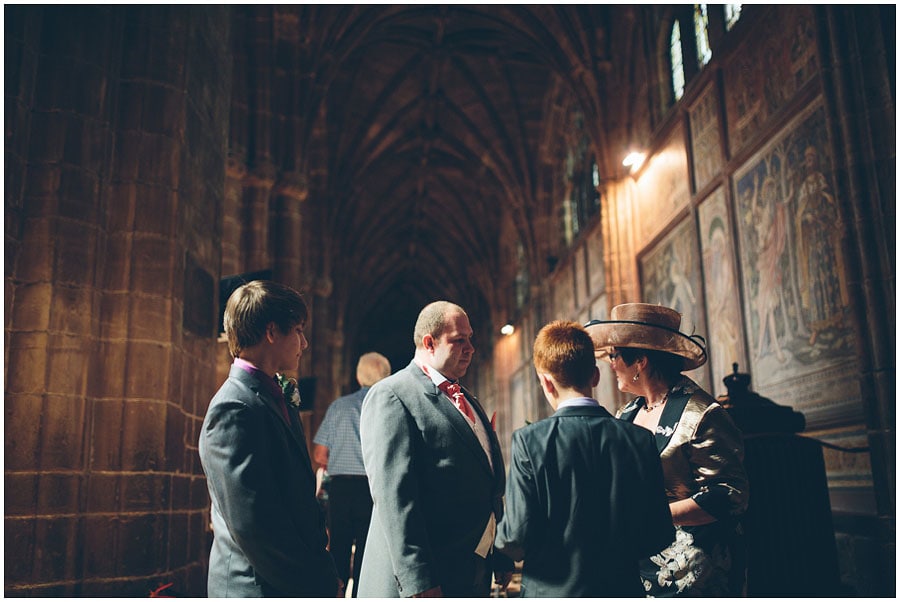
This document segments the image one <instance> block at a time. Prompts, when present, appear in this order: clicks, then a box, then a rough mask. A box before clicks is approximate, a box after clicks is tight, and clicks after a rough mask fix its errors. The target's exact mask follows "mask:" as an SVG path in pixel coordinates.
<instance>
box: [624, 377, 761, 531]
mask: <svg viewBox="0 0 900 602" xmlns="http://www.w3.org/2000/svg"><path fill="white" fill-rule="evenodd" d="M645 403H646V401H645V399H644V398H643V397H638V398H637V399H634V400H632V401H631V402H630V403H629V404H628V405H626V406H625V407H624V408H622V409H621V410H620V411H619V412H618V414H617V417H618V418H620V419H622V420H627V421H629V422H633V421H634V418H635V416H636V415H637V412H638V410H639V409H640V408H641V407H643V405H644V404H645ZM655 435H656V447H657V449H658V450H659V455H660V461H661V462H662V468H663V477H664V481H665V487H666V495H667V496H668V499H669V502H670V503H671V502H675V501H678V500H683V499H685V498H689V497H691V498H693V499H694V501H695V502H697V504H698V505H699V506H700V507H701V508H703V509H704V510H705V511H706V512H708V513H709V514H711V515H712V516H713V517H715V518H716V519H717V520H723V519H726V518H728V517H736V516H739V515H741V514H743V512H744V511H745V510H746V508H747V502H748V499H749V484H748V482H747V474H746V473H745V472H744V464H743V458H744V443H743V436H742V435H741V432H740V431H739V430H738V428H737V427H736V426H735V424H734V422H733V421H732V420H731V417H730V416H729V415H728V411H727V410H726V409H725V408H723V407H722V406H721V405H719V404H718V403H717V402H716V400H715V399H713V398H712V396H711V395H709V394H708V393H707V392H706V391H704V390H703V389H702V388H700V386H699V385H698V384H697V383H695V382H694V381H693V380H691V379H690V378H687V377H686V376H683V377H682V378H681V380H679V381H678V382H677V383H676V384H675V385H674V386H673V387H672V388H671V389H670V390H669V399H668V401H667V402H666V405H665V407H663V411H662V415H661V416H660V419H659V426H657V428H656V433H655Z"/></svg>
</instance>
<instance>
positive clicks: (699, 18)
mask: <svg viewBox="0 0 900 602" xmlns="http://www.w3.org/2000/svg"><path fill="white" fill-rule="evenodd" d="M694 40H695V41H696V42H697V62H698V64H699V66H700V67H703V66H705V65H706V64H707V63H709V60H710V59H711V58H712V48H710V47H709V16H708V14H707V12H706V5H705V4H695V5H694Z"/></svg>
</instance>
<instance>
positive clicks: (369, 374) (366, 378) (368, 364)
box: [356, 351, 391, 387]
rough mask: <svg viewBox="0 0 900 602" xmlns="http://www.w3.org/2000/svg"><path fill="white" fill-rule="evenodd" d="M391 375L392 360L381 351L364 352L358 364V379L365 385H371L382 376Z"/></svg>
mask: <svg viewBox="0 0 900 602" xmlns="http://www.w3.org/2000/svg"><path fill="white" fill-rule="evenodd" d="M390 375H391V362H389V361H388V358H386V357H384V356H383V355H381V354H380V353H377V352H375V351H370V352H369V353H365V354H363V356H362V357H360V358H359V362H358V363H357V364H356V380H357V381H358V382H359V384H360V385H362V386H363V387H371V386H372V385H374V384H375V383H377V382H378V381H379V380H381V379H382V378H385V377H387V376H390Z"/></svg>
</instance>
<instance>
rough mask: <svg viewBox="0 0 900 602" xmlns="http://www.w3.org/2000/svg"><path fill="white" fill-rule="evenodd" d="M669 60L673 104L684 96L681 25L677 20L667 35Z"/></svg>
mask: <svg viewBox="0 0 900 602" xmlns="http://www.w3.org/2000/svg"><path fill="white" fill-rule="evenodd" d="M669 59H670V60H671V68H672V93H673V94H674V95H675V102H678V101H679V100H681V97H682V96H684V83H685V81H684V80H685V78H684V53H683V52H682V50H681V24H680V23H679V22H678V19H675V21H674V22H673V23H672V32H671V33H670V34H669Z"/></svg>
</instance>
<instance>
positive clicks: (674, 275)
mask: <svg viewBox="0 0 900 602" xmlns="http://www.w3.org/2000/svg"><path fill="white" fill-rule="evenodd" d="M640 276H641V298H642V300H643V301H644V302H645V303H657V304H659V305H665V306H666V307H671V308H672V309H674V310H676V311H678V312H679V313H681V331H682V332H684V333H685V334H689V335H691V334H699V335H700V336H702V337H703V338H704V339H705V338H707V331H706V318H705V311H704V302H703V288H702V284H701V276H700V252H699V245H698V242H697V230H696V228H695V227H694V220H693V219H692V218H686V219H684V220H682V221H681V223H679V224H678V225H677V226H675V228H673V229H672V231H671V232H669V233H668V234H667V235H666V236H665V237H664V238H663V239H662V240H660V241H659V243H657V244H656V245H655V246H654V247H653V248H652V249H651V250H649V251H648V252H647V253H645V254H644V255H643V256H641V257H640ZM686 374H687V375H688V376H689V377H690V378H692V379H694V380H695V381H696V382H697V384H699V385H700V386H701V387H703V388H704V389H706V390H707V391H709V390H710V389H709V368H708V363H707V364H705V365H703V366H701V367H700V368H697V369H696V370H691V371H690V372H687V373H686Z"/></svg>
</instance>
